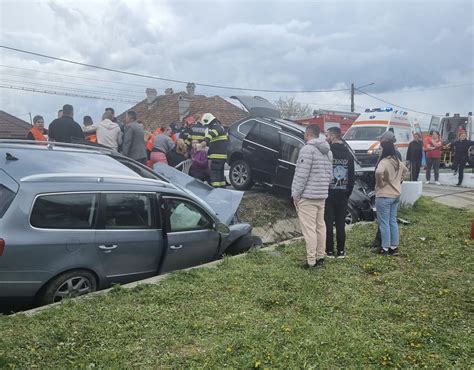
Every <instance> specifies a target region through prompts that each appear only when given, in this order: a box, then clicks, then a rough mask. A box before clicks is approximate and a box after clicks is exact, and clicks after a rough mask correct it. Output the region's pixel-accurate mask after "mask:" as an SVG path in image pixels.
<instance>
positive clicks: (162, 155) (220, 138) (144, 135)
mask: <svg viewBox="0 0 474 370" xmlns="http://www.w3.org/2000/svg"><path fill="white" fill-rule="evenodd" d="M27 139H29V140H36V141H57V142H63V143H76V144H78V143H79V144H80V143H87V144H91V145H100V146H104V147H107V148H110V149H113V150H116V151H119V152H120V153H122V154H123V155H125V156H127V157H129V158H132V159H134V160H136V161H138V162H140V163H142V164H145V165H147V166H149V167H153V165H154V164H155V163H163V164H167V165H170V166H173V167H177V168H182V167H183V166H186V169H187V172H188V173H189V175H191V176H193V177H195V178H198V179H200V180H202V181H206V182H208V183H210V184H211V185H213V186H215V187H225V185H226V183H225V179H224V163H225V160H226V159H227V145H226V144H227V139H228V138H227V133H226V132H225V129H224V128H223V127H222V125H221V124H220V122H219V121H218V120H217V118H216V117H214V116H213V115H212V114H210V113H205V114H196V115H194V116H189V117H187V118H186V119H185V120H183V122H181V123H171V124H169V125H163V126H160V127H158V128H157V129H156V130H155V131H154V132H148V131H147V130H146V129H145V127H144V125H143V123H142V122H141V121H140V120H138V117H137V114H136V112H135V111H133V110H129V111H127V112H126V113H125V114H124V116H123V121H122V122H120V121H118V120H117V118H116V117H115V112H114V109H113V108H106V109H105V111H104V113H103V114H102V119H101V121H100V122H98V123H97V124H94V122H93V120H92V118H91V117H90V116H84V117H83V126H82V127H81V125H79V124H78V123H77V122H76V121H74V109H73V107H72V106H71V105H69V104H66V105H64V107H63V109H61V110H59V111H58V117H57V118H56V119H55V120H53V121H52V122H51V123H50V125H49V127H48V129H47V130H46V129H45V127H44V118H43V117H42V116H39V115H37V116H35V117H34V118H33V127H32V128H31V130H30V131H29V132H28V134H27ZM223 144H224V145H223Z"/></svg>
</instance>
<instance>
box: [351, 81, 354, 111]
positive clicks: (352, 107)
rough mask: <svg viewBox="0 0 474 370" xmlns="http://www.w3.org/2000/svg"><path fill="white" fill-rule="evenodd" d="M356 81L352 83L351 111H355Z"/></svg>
mask: <svg viewBox="0 0 474 370" xmlns="http://www.w3.org/2000/svg"><path fill="white" fill-rule="evenodd" d="M354 92H355V91H354V83H351V112H354V110H355V107H354Z"/></svg>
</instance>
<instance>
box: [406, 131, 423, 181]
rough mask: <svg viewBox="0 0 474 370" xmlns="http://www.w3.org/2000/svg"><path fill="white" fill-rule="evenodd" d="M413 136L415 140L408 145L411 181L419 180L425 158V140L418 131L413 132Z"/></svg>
mask: <svg viewBox="0 0 474 370" xmlns="http://www.w3.org/2000/svg"><path fill="white" fill-rule="evenodd" d="M413 138H414V140H413V141H412V142H411V143H410V144H409V145H408V151H407V161H410V176H411V181H418V176H419V174H420V168H421V159H422V158H423V140H421V137H420V134H419V133H417V132H415V133H414V134H413Z"/></svg>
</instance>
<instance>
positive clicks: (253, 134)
mask: <svg viewBox="0 0 474 370" xmlns="http://www.w3.org/2000/svg"><path fill="white" fill-rule="evenodd" d="M254 122H255V121H254ZM260 126H261V123H259V122H255V123H254V125H253V127H252V128H251V130H250V131H249V133H248V135H247V137H246V139H247V140H250V141H253V142H254V143H260Z"/></svg>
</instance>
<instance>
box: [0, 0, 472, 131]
mask: <svg viewBox="0 0 474 370" xmlns="http://www.w3.org/2000/svg"><path fill="white" fill-rule="evenodd" d="M0 4H1V5H0V11H1V28H2V32H1V36H0V37H1V44H2V45H6V46H11V47H15V48H19V49H24V50H28V51H33V52H37V53H42V54H46V55H51V56H55V57H60V58H65V59H71V60H75V61H79V62H84V63H88V64H94V65H99V66H103V67H108V68H114V69H120V70H124V71H128V72H134V73H140V74H146V75H152V76H159V77H166V78H171V79H178V80H184V81H191V82H197V83H199V82H201V83H207V84H217V85H225V86H237V87H246V88H257V89H274V90H320V89H340V88H348V87H350V83H351V82H354V83H355V84H356V86H362V85H366V84H369V83H372V82H373V83H375V84H374V85H372V86H370V87H367V88H366V89H365V91H366V92H367V93H370V94H372V95H374V96H376V97H378V98H381V99H384V100H387V101H390V102H393V103H395V104H398V105H401V106H404V107H408V108H410V109H414V110H418V111H422V112H427V113H432V114H443V115H444V113H445V112H450V113H453V112H459V113H462V114H466V113H467V112H468V111H472V110H473V105H474V104H473V102H474V85H473V82H474V23H473V21H472V19H473V14H474V9H473V2H472V1H465V2H463V1H430V2H421V1H414V0H412V1H398V2H393V1H392V2H389V1H377V2H362V1H331V2H317V1H301V2H297V1H259V2H258V3H257V2H256V1H224V0H222V1H214V2H212V1H206V2H204V1H176V0H174V1H123V0H122V1H120V0H118V1H117V0H116V1H78V0H76V1H19V0H15V1H9V0H2V1H1V3H0ZM0 53H1V65H2V66H1V67H0V85H1V86H16V87H21V88H30V89H31V88H33V89H37V90H48V91H56V92H68V93H71V94H80V95H88V96H96V97H97V96H98V97H105V96H108V97H113V98H114V99H116V100H120V101H104V100H96V99H85V98H78V97H67V96H57V95H47V94H40V93H36V92H27V91H22V90H13V89H6V88H1V89H0V94H1V95H0V109H2V110H5V111H7V112H9V113H11V114H14V115H17V116H18V117H20V118H22V119H25V120H27V121H28V120H29V116H28V114H27V113H28V112H31V113H32V115H35V114H41V115H43V116H44V117H45V119H46V121H47V122H49V121H51V120H52V119H53V118H55V112H56V111H57V110H58V109H59V108H60V107H62V105H63V104H65V103H70V104H73V105H74V107H75V118H76V121H78V122H79V123H82V116H84V115H86V114H88V115H91V116H92V117H93V119H94V121H97V120H98V119H99V116H100V114H101V112H102V111H103V110H104V108H105V107H108V106H112V107H115V109H116V111H117V113H120V112H122V111H123V110H125V109H127V108H128V107H130V106H131V105H133V103H132V102H133V101H138V100H141V99H143V98H144V97H145V88H146V87H155V88H157V90H158V91H159V93H162V92H163V91H164V89H165V88H166V87H172V88H173V89H174V91H180V90H184V88H185V86H184V85H180V84H176V83H170V82H164V81H157V80H152V79H146V78H139V77H130V76H124V75H120V74H116V73H112V72H105V71H100V70H94V69H91V68H86V67H81V66H77V65H72V64H67V63H64V62H60V61H53V60H49V59H45V58H41V57H37V56H31V55H27V54H22V53H18V52H13V51H9V50H5V49H0ZM12 67H14V68H12ZM19 68H22V69H19ZM25 69H28V70H25ZM30 70H34V71H30ZM42 72H49V73H50V74H47V73H42ZM52 73H54V74H52ZM58 74H62V75H70V76H77V77H82V78H75V77H66V76H60V75H58ZM84 77H87V78H90V79H85V78H84ZM91 78H92V79H99V80H105V81H116V82H121V83H122V84H118V83H115V84H114V83H110V82H104V81H96V80H91ZM125 83H126V84H125ZM452 85H462V86H455V87H452ZM449 86H451V87H449ZM196 93H198V94H205V95H220V96H223V97H228V96H231V95H233V94H236V93H238V94H246V93H247V94H252V95H260V96H263V97H266V98H268V99H269V100H276V99H277V98H279V97H285V96H296V97H297V99H298V101H300V102H303V103H310V104H311V106H312V107H313V108H323V109H328V108H331V109H339V110H346V111H349V110H350V106H348V104H350V94H349V92H348V91H343V92H331V93H304V94H303V93H300V94H292V93H275V94H273V93H272V94H271V93H253V92H235V91H231V90H220V89H215V88H204V87H200V86H198V87H197V89H196ZM387 105H388V104H386V103H383V102H380V101H377V100H374V99H373V98H371V97H368V96H365V95H357V96H356V111H362V110H363V109H364V108H365V107H380V106H387ZM417 117H419V118H420V119H422V121H423V122H428V120H429V116H423V115H417Z"/></svg>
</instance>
